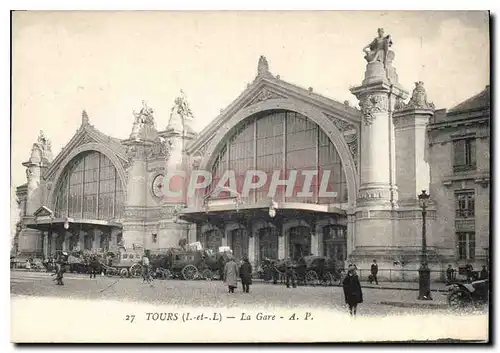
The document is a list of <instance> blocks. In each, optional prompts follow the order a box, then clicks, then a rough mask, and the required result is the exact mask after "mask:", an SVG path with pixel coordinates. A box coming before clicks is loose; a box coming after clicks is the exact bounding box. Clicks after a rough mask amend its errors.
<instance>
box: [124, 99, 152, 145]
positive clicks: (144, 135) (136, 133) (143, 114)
mask: <svg viewBox="0 0 500 353" xmlns="http://www.w3.org/2000/svg"><path fill="white" fill-rule="evenodd" d="M153 113H154V111H153V109H152V108H150V107H148V105H147V104H146V102H145V101H142V108H141V110H140V111H139V113H136V112H135V111H133V114H134V117H135V119H134V124H133V126H132V133H131V134H130V138H133V139H139V140H156V138H157V131H156V127H155V119H154V116H153Z"/></svg>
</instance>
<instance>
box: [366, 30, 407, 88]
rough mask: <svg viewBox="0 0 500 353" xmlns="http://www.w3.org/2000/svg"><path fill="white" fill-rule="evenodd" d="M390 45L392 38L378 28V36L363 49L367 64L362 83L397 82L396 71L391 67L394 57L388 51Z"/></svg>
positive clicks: (390, 51) (391, 52) (392, 53)
mask: <svg viewBox="0 0 500 353" xmlns="http://www.w3.org/2000/svg"><path fill="white" fill-rule="evenodd" d="M392 44H393V42H392V37H391V36H390V35H386V34H385V32H384V29H383V28H379V29H378V36H377V37H376V38H374V39H373V40H372V41H371V42H370V44H368V45H367V46H365V47H364V48H363V52H364V53H365V60H366V61H367V62H368V65H367V67H366V73H365V80H364V81H363V83H365V84H367V83H371V82H374V81H380V80H387V81H389V82H391V83H397V82H398V77H397V74H396V70H395V69H394V68H393V67H392V61H393V60H394V57H395V55H394V52H393V51H392V50H390V47H391V46H392Z"/></svg>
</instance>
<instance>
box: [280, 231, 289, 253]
mask: <svg viewBox="0 0 500 353" xmlns="http://www.w3.org/2000/svg"><path fill="white" fill-rule="evenodd" d="M280 232H281V233H280V235H281V236H279V237H278V257H279V258H280V259H287V258H288V232H287V231H285V229H284V228H281V229H280Z"/></svg>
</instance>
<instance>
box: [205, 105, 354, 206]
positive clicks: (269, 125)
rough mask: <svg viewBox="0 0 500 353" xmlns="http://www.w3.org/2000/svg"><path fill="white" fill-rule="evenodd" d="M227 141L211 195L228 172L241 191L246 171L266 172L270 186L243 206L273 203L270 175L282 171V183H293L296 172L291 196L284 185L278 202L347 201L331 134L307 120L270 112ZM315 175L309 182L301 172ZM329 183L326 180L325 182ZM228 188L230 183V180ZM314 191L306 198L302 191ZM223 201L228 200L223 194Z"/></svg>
mask: <svg viewBox="0 0 500 353" xmlns="http://www.w3.org/2000/svg"><path fill="white" fill-rule="evenodd" d="M229 136H230V137H229V139H228V140H227V142H226V144H225V145H224V146H223V147H222V149H221V151H220V152H219V154H218V156H217V157H216V160H215V163H214V164H213V166H212V176H213V179H212V184H211V185H210V187H209V189H208V190H207V191H210V190H213V189H214V188H215V186H216V185H217V184H218V183H219V181H220V179H221V177H222V176H223V175H224V173H225V172H226V171H227V170H231V171H234V172H235V174H236V184H237V190H238V191H239V192H241V190H242V186H243V182H244V178H245V172H246V171H247V170H259V171H264V172H265V173H266V174H267V175H268V178H267V182H266V184H265V185H264V186H263V187H261V188H259V189H258V190H255V191H251V192H250V193H249V195H248V198H247V199H246V200H244V201H245V202H250V203H251V202H258V201H260V200H263V199H269V195H268V193H269V186H270V184H271V179H272V174H273V172H275V171H279V173H280V179H282V180H283V179H289V177H290V173H291V172H292V171H294V170H296V171H297V172H298V174H297V178H296V181H295V183H294V187H293V192H292V194H291V195H289V196H287V195H286V194H285V187H284V186H278V188H277V191H276V194H275V196H274V199H275V200H276V201H288V202H305V203H320V204H328V203H344V202H347V182H346V178H345V173H344V170H343V166H342V162H341V160H340V156H339V154H338V152H337V150H336V149H335V147H334V145H333V144H332V143H331V141H330V139H329V138H328V136H327V135H326V134H325V133H324V132H323V131H322V130H321V129H320V128H319V126H318V125H317V124H315V123H314V122H312V121H311V120H309V119H307V118H306V117H305V116H303V115H301V114H299V113H295V112H290V111H283V110H279V111H276V110H275V111H267V112H265V113H264V114H260V115H256V116H253V117H251V118H248V119H245V121H243V122H242V123H241V124H239V125H238V126H236V128H235V129H233V131H232V133H230V135H229ZM304 171H306V173H308V172H307V171H316V173H317V174H316V175H317V176H319V177H317V176H314V177H313V178H312V182H311V183H310V184H309V183H308V182H307V181H306V175H304V174H303V172H304ZM324 171H330V176H329V178H328V182H327V183H326V184H325V185H326V188H324V187H323V188H321V184H322V183H323V182H322V178H323V177H324V176H326V174H324ZM325 179H326V178H325ZM225 185H226V186H229V182H226V184H225ZM304 185H307V186H309V185H310V187H308V188H307V187H306V190H305V191H308V192H312V195H310V196H303V195H300V193H301V192H302V191H303V188H304ZM320 190H325V191H327V192H328V193H336V196H330V195H329V196H327V197H323V196H322V195H321V193H319V191H320ZM219 197H227V195H225V194H224V193H220V195H219Z"/></svg>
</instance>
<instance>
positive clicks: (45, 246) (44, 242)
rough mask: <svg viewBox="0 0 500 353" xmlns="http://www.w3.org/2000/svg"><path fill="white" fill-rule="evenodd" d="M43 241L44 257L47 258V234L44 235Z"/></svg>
mask: <svg viewBox="0 0 500 353" xmlns="http://www.w3.org/2000/svg"><path fill="white" fill-rule="evenodd" d="M42 239H43V256H45V258H47V256H49V235H48V234H47V232H43V233H42Z"/></svg>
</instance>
